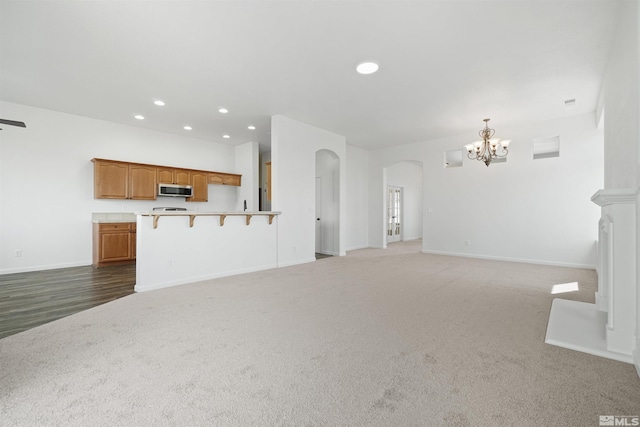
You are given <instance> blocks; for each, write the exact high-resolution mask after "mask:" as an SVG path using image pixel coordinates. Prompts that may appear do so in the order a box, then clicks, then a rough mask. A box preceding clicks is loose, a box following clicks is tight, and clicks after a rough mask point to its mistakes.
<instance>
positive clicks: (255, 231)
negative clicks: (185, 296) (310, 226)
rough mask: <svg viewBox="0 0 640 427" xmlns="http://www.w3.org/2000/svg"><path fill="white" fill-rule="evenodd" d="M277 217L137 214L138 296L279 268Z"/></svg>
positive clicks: (260, 214) (274, 214)
mask: <svg viewBox="0 0 640 427" xmlns="http://www.w3.org/2000/svg"><path fill="white" fill-rule="evenodd" d="M279 214H280V212H265V211H257V212H198V211H178V212H157V211H154V212H138V213H136V230H137V233H136V243H137V244H136V264H137V266H136V285H135V290H136V292H142V291H148V290H153V289H160V288H165V287H168V286H175V285H181V284H185V283H192V282H197V281H202V280H207V279H212V278H216V277H223V276H230V275H234V274H240V273H248V272H253V271H259V270H265V269H269V268H275V267H277V227H278V220H277V218H278V215H279Z"/></svg>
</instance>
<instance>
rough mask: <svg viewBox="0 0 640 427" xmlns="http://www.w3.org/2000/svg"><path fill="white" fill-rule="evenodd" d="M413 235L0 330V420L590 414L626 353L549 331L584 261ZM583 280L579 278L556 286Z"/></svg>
mask: <svg viewBox="0 0 640 427" xmlns="http://www.w3.org/2000/svg"><path fill="white" fill-rule="evenodd" d="M419 251H420V242H408V243H401V244H394V245H391V246H390V247H389V249H387V250H379V249H365V250H359V251H354V252H350V253H349V255H348V256H346V257H332V258H327V259H322V260H319V261H317V262H315V263H311V264H305V265H300V266H294V267H289V268H283V269H275V270H270V271H265V272H259V273H253V274H247V275H240V276H235V277H229V278H223V279H219V280H212V281H208V282H203V283H197V284H191V285H184V286H179V287H174V288H169V289H163V290H159V291H152V292H147V293H141V294H135V295H132V296H129V297H125V298H122V299H120V300H117V301H114V302H111V303H108V304H106V305H103V306H100V307H96V308H94V309H90V310H88V311H85V312H82V313H79V314H76V315H73V316H70V317H67V318H64V319H61V320H59V321H55V322H53V323H50V324H47V325H43V326H41V327H38V328H36V329H32V330H29V331H26V332H23V333H20V334H17V335H14V336H10V337H7V338H4V339H2V340H0V425H2V426H14V425H19V426H33V425H59V426H88V425H91V426H94V425H103V426H150V425H153V426H159V425H175V426H197V425H216V426H251V425H257V426H289V425H293V426H320V425H322V426H369V425H371V426H514V425H518V426H563V425H566V426H597V425H598V416H599V415H640V380H639V379H638V377H637V375H636V373H635V369H634V367H633V366H632V365H630V364H625V363H622V362H616V361H612V360H608V359H602V358H598V357H596V356H591V355H588V354H583V353H579V352H575V351H572V350H566V349H562V348H559V347H554V346H550V345H547V344H545V343H544V336H545V329H546V325H547V320H548V316H549V309H550V306H551V301H552V298H554V297H561V298H571V299H576V300H581V301H591V300H592V298H593V293H594V291H595V282H596V276H595V272H593V271H591V270H581V269H570V268H559V267H546V266H535V265H528V264H519V263H508V262H495V261H484V260H474V259H464V258H454V257H446V256H437V255H426V254H421V253H419ZM573 281H578V282H579V283H580V287H581V291H580V292H576V293H569V294H562V295H559V296H557V295H556V296H553V295H551V294H550V289H551V286H552V285H554V284H558V283H566V282H573Z"/></svg>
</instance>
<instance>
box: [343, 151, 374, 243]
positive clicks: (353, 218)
mask: <svg viewBox="0 0 640 427" xmlns="http://www.w3.org/2000/svg"><path fill="white" fill-rule="evenodd" d="M345 163H346V169H347V205H346V217H347V219H346V224H345V233H346V239H347V240H346V250H347V251H351V250H355V249H362V248H366V247H368V246H369V151H367V150H363V149H362V148H358V147H353V146H351V145H347V158H346V162H345Z"/></svg>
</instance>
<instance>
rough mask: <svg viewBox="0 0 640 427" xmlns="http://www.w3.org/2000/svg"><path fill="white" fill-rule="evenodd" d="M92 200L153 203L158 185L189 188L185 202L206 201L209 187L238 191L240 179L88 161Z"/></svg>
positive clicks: (181, 170)
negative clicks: (91, 168)
mask: <svg viewBox="0 0 640 427" xmlns="http://www.w3.org/2000/svg"><path fill="white" fill-rule="evenodd" d="M91 161H92V162H93V174H94V178H93V185H94V197H95V198H96V199H135V200H156V198H157V194H158V184H159V183H160V184H179V185H191V186H192V187H193V196H192V197H187V198H186V201H187V202H206V201H208V200H209V184H221V185H233V186H236V187H240V185H241V183H242V175H238V174H234V173H226V172H214V171H204V170H196V169H183V168H174V167H171V166H160V165H148V164H144V163H129V162H122V161H119V160H107V159H91Z"/></svg>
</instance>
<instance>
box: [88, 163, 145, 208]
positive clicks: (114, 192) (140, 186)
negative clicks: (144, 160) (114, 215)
mask: <svg viewBox="0 0 640 427" xmlns="http://www.w3.org/2000/svg"><path fill="white" fill-rule="evenodd" d="M92 162H93V174H94V178H93V184H94V188H93V191H94V197H95V198H96V199H135V200H155V199H156V192H157V190H156V168H155V167H154V166H149V165H138V164H133V163H124V162H115V161H111V160H102V159H93V160H92Z"/></svg>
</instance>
